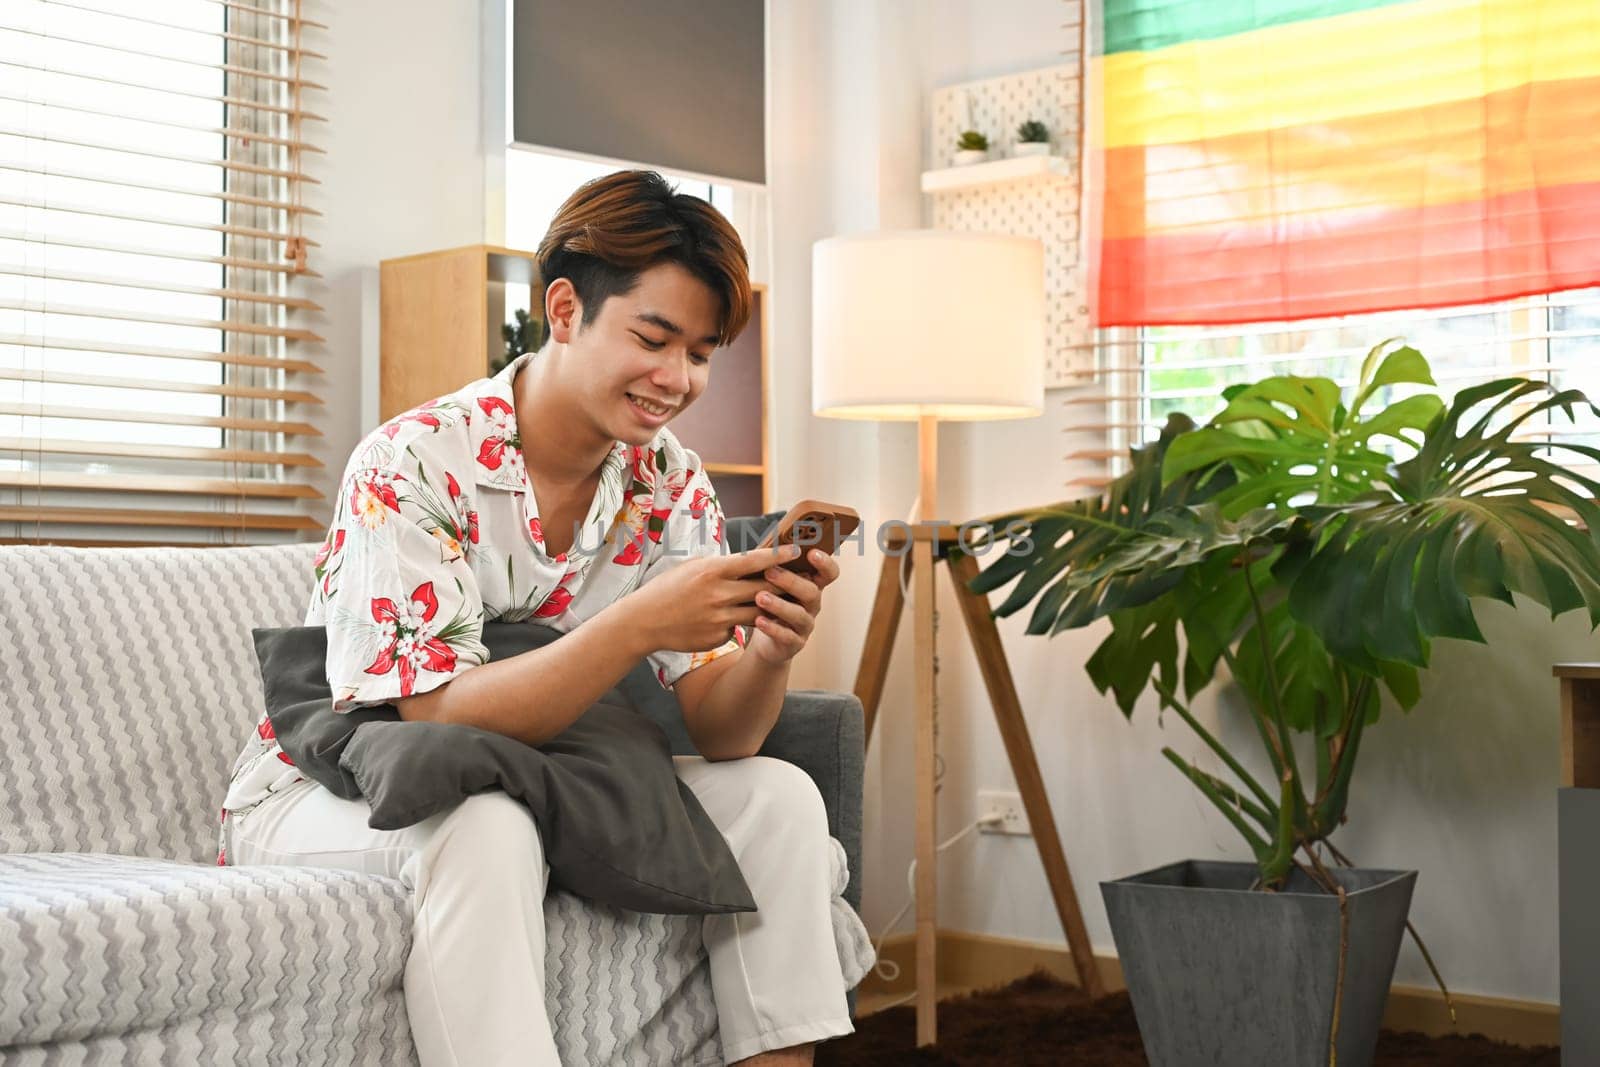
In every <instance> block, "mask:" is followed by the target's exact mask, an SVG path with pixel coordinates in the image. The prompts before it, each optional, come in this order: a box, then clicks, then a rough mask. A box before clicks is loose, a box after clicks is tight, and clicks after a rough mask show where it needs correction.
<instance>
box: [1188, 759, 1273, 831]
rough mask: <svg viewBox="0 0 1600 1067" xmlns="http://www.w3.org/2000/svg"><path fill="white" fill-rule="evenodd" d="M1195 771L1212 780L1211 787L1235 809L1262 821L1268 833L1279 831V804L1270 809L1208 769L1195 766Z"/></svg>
mask: <svg viewBox="0 0 1600 1067" xmlns="http://www.w3.org/2000/svg"><path fill="white" fill-rule="evenodd" d="M1191 766H1193V765H1192V764H1191ZM1194 773H1195V774H1198V775H1200V776H1201V777H1203V778H1205V780H1206V781H1208V782H1210V783H1211V788H1213V789H1215V790H1216V791H1217V793H1218V795H1219V796H1221V797H1222V799H1223V800H1226V801H1227V802H1228V803H1229V804H1230V805H1231V806H1232V807H1233V808H1234V809H1235V810H1237V811H1243V812H1244V813H1245V814H1246V815H1248V816H1250V817H1251V818H1252V819H1254V820H1255V821H1256V822H1258V823H1260V824H1261V828H1262V829H1263V830H1265V831H1266V832H1267V833H1269V834H1271V833H1276V832H1277V829H1278V805H1276V804H1274V805H1272V807H1271V808H1270V809H1268V808H1263V807H1262V806H1261V805H1260V804H1257V803H1255V802H1254V801H1252V800H1250V798H1248V797H1246V796H1242V795H1241V794H1240V793H1239V791H1238V790H1237V789H1235V788H1234V787H1233V786H1231V785H1229V784H1228V783H1227V782H1224V781H1223V780H1222V779H1220V778H1218V777H1217V776H1216V775H1214V774H1209V773H1207V772H1206V771H1203V770H1201V769H1200V768H1199V767H1194Z"/></svg>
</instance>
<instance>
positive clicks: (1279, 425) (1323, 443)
mask: <svg viewBox="0 0 1600 1067" xmlns="http://www.w3.org/2000/svg"><path fill="white" fill-rule="evenodd" d="M1391 344H1393V342H1391V341H1385V342H1384V343H1383V344H1380V345H1377V346H1375V347H1374V348H1373V349H1372V351H1370V352H1369V353H1368V354H1367V358H1366V359H1365V361H1363V363H1362V366H1361V376H1360V380H1359V385H1358V388H1357V391H1356V393H1355V396H1354V398H1353V399H1352V400H1351V402H1350V406H1349V407H1346V406H1345V405H1344V403H1343V401H1342V400H1341V396H1342V393H1341V390H1340V389H1339V386H1338V384H1337V383H1335V382H1333V381H1331V380H1330V379H1327V378H1301V377H1295V376H1285V377H1279V378H1268V379H1266V380H1264V381H1261V382H1257V383H1256V384H1254V385H1249V386H1244V387H1242V388H1236V389H1231V390H1229V391H1228V392H1227V393H1226V394H1225V395H1226V396H1227V397H1228V404H1227V406H1226V407H1225V408H1223V410H1222V411H1221V412H1220V413H1219V414H1218V415H1217V416H1216V417H1215V418H1214V419H1212V420H1211V424H1210V425H1209V426H1207V427H1205V428H1204V429H1201V430H1197V431H1196V432H1194V433H1192V434H1188V435H1187V436H1185V437H1184V439H1183V440H1181V441H1179V442H1176V443H1175V444H1174V446H1173V447H1172V448H1171V449H1170V450H1168V452H1167V454H1166V457H1165V461H1164V464H1163V477H1165V478H1166V479H1167V480H1169V481H1171V480H1177V479H1180V478H1183V477H1185V476H1188V475H1192V474H1194V473H1195V472H1199V471H1207V470H1215V469H1217V468H1218V467H1219V466H1225V467H1226V468H1228V469H1230V470H1232V471H1233V472H1234V473H1235V474H1236V475H1237V476H1238V481H1237V483H1236V484H1235V485H1234V486H1233V487H1232V488H1230V489H1228V490H1225V491H1223V492H1220V493H1219V494H1217V497H1216V503H1217V505H1218V507H1220V508H1221V509H1222V510H1223V511H1224V512H1226V513H1228V514H1229V515H1240V514H1243V513H1244V512H1247V511H1249V510H1251V509H1252V508H1257V507H1271V506H1277V507H1283V506H1289V505H1293V504H1299V503H1306V502H1316V503H1320V504H1332V503H1336V502H1338V501H1342V500H1348V499H1351V498H1353V497H1356V496H1359V495H1361V494H1362V493H1364V492H1366V491H1367V490H1368V489H1370V488H1371V485H1372V483H1373V481H1374V480H1377V479H1381V478H1382V477H1383V476H1384V474H1385V473H1386V472H1387V470H1388V468H1389V464H1390V462H1391V459H1390V456H1389V454H1388V453H1387V452H1385V451H1382V450H1381V449H1380V448H1378V447H1377V443H1378V442H1380V441H1383V440H1385V439H1387V440H1389V441H1390V442H1401V443H1407V444H1409V443H1414V442H1415V439H1416V438H1419V437H1420V436H1421V435H1422V431H1423V430H1424V429H1425V428H1426V427H1427V426H1428V425H1429V424H1430V423H1431V422H1432V421H1433V420H1434V419H1435V418H1436V417H1437V416H1438V415H1439V412H1440V411H1442V410H1443V409H1444V404H1443V402H1441V401H1440V399H1439V398H1438V397H1437V396H1436V395H1434V394H1431V393H1419V394H1417V395H1414V396H1410V397H1407V398H1405V399H1403V400H1398V401H1396V402H1395V403H1392V404H1389V405H1388V406H1386V407H1384V408H1382V409H1381V410H1378V411H1376V412H1375V413H1374V414H1372V415H1371V416H1370V417H1364V414H1363V413H1364V412H1365V410H1366V408H1367V405H1368V403H1369V402H1370V401H1371V400H1372V399H1373V398H1374V397H1375V396H1376V395H1377V393H1378V391H1379V390H1381V389H1385V388H1388V387H1390V386H1397V385H1423V386H1431V385H1433V384H1434V382H1433V375H1432V373H1431V372H1430V371H1429V369H1428V362H1427V360H1425V359H1423V358H1422V354H1421V353H1420V352H1418V351H1417V350H1416V349H1414V348H1409V347H1405V346H1401V347H1398V348H1394V349H1392V350H1391V349H1390V347H1389V346H1390V345H1391Z"/></svg>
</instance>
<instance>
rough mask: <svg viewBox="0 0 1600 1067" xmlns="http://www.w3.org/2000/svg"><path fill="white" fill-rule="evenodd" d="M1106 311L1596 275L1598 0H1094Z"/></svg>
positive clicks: (1514, 284)
mask: <svg viewBox="0 0 1600 1067" xmlns="http://www.w3.org/2000/svg"><path fill="white" fill-rule="evenodd" d="M1100 32H1101V35H1102V38H1103V39H1102V42H1101V47H1100V49H1099V54H1098V55H1097V56H1096V57H1095V59H1094V62H1095V63H1096V64H1097V65H1098V68H1099V81H1098V82H1097V85H1098V88H1099V91H1100V101H1101V107H1100V116H1099V126H1100V138H1101V140H1100V145H1099V147H1100V149H1101V150H1102V151H1103V156H1102V157H1101V159H1100V160H1099V163H1100V168H1101V170H1102V174H1103V179H1104V180H1103V199H1102V208H1103V211H1102V215H1101V218H1100V219H1099V227H1100V246H1099V259H1100V276H1099V286H1098V289H1099V311H1098V320H1099V323H1100V324H1101V325H1103V326H1115V325H1148V324H1157V323H1229V322H1259V321H1267V320H1276V319H1297V318H1307V317H1311V316H1320V315H1338V314H1350V313H1355V312H1367V311H1379V310H1385V309H1392V308H1418V307H1442V306H1448V305H1454V304H1470V303H1478V302H1482V301H1488V300H1498V299H1505V298H1509V297H1514V296H1521V295H1525V294H1529V293H1543V292H1553V291H1556V290H1560V289H1573V288H1578V287H1582V286H1590V285H1595V284H1600V0H1103V20H1102V24H1101V27H1100Z"/></svg>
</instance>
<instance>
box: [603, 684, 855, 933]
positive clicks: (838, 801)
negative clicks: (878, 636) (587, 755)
mask: <svg viewBox="0 0 1600 1067" xmlns="http://www.w3.org/2000/svg"><path fill="white" fill-rule="evenodd" d="M618 688H619V690H620V691H621V693H622V695H623V696H624V697H625V698H626V699H627V700H629V701H631V702H632V703H633V706H634V707H636V708H638V709H639V710H640V711H641V712H643V713H644V714H645V715H647V716H649V717H650V718H651V719H653V720H654V721H655V722H656V724H657V725H659V726H660V727H661V729H662V730H663V731H665V732H666V735H667V741H668V742H669V743H670V744H671V746H672V754H673V755H674V756H698V755H699V754H700V752H699V750H698V749H696V748H695V747H694V742H693V741H691V740H690V739H689V731H688V729H687V728H686V727H685V726H684V725H683V711H682V709H681V708H680V707H679V706H678V698H677V697H676V696H675V695H673V694H672V693H671V692H669V691H668V690H665V689H662V688H661V686H660V685H659V684H657V682H656V680H655V676H654V675H653V674H652V673H651V671H650V668H649V666H648V664H646V663H643V662H641V663H639V664H638V665H636V666H635V667H634V669H633V670H632V671H630V672H628V674H627V676H626V677H624V678H623V679H622V681H621V682H619V683H618ZM865 718H866V717H865V715H864V714H863V712H862V710H861V701H859V700H857V699H856V698H855V697H854V696H852V695H851V694H849V693H836V692H832V691H831V690H826V689H791V690H789V692H788V693H786V694H785V695H784V698H783V709H782V710H781V711H780V712H779V713H778V721H777V722H776V723H774V724H773V727H772V732H771V733H770V734H768V735H767V740H766V743H765V744H763V745H762V746H761V751H760V752H759V753H758V754H759V755H762V756H771V757H773V758H774V759H781V760H785V761H787V762H789V763H792V764H794V765H795V766H797V767H799V768H800V769H801V770H803V771H805V772H806V773H807V774H808V775H810V776H811V780H812V781H814V782H816V783H817V790H818V791H819V792H820V793H821V794H822V802H823V804H824V806H826V808H827V810H828V832H829V833H831V834H832V835H833V836H834V837H836V838H838V840H839V843H840V844H841V845H843V846H844V854H845V858H846V859H848V860H849V863H850V882H849V884H848V885H847V886H846V887H845V899H846V900H847V901H849V902H850V906H851V907H852V908H855V909H856V912H857V914H859V913H860V911H861V796H862V790H863V788H864V784H863V783H864V779H865V776H866V742H865V740H864V731H865Z"/></svg>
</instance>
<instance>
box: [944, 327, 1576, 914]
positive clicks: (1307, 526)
mask: <svg viewBox="0 0 1600 1067" xmlns="http://www.w3.org/2000/svg"><path fill="white" fill-rule="evenodd" d="M1397 393H1409V394H1410V395H1406V396H1404V397H1403V398H1400V399H1395V400H1393V402H1389V403H1383V402H1382V401H1383V400H1384V399H1385V398H1386V397H1388V396H1391V395H1393V394H1397ZM1223 395H1224V399H1225V401H1226V406H1225V407H1224V408H1223V410H1222V411H1221V413H1220V414H1218V415H1217V416H1215V417H1214V418H1213V419H1212V420H1211V421H1210V422H1209V423H1208V424H1207V425H1205V426H1204V427H1196V426H1195V424H1194V423H1193V422H1192V421H1191V420H1189V419H1187V418H1184V417H1183V416H1173V417H1171V418H1170V419H1169V420H1168V422H1167V425H1166V428H1165V430H1164V431H1163V432H1162V434H1161V437H1160V440H1159V441H1156V442H1155V443H1153V444H1150V445H1148V446H1147V447H1143V448H1137V449H1134V450H1133V452H1132V465H1131V468H1130V469H1129V470H1128V471H1127V472H1126V473H1125V474H1123V475H1122V476H1121V477H1119V478H1117V479H1116V480H1115V481H1114V482H1112V483H1111V484H1110V486H1109V487H1108V488H1107V489H1106V490H1105V492H1104V493H1103V494H1102V495H1101V496H1099V497H1097V498H1094V499H1090V500H1079V501H1072V502H1067V503H1061V504H1056V505H1053V506H1050V507H1042V508H1030V509H1026V510H1021V511H1016V512H1012V513H1007V514H1003V515H997V516H990V517H989V518H988V519H987V520H986V521H987V523H988V525H989V532H988V535H987V537H986V538H985V539H981V540H980V541H978V542H977V545H976V546H975V547H977V546H986V545H989V544H991V543H992V542H998V541H1003V540H1009V541H1010V542H1011V543H1010V545H1009V546H1008V547H1009V551H1008V552H1005V553H999V554H998V558H996V559H995V560H994V562H992V563H991V564H990V565H989V566H988V567H987V568H985V569H984V570H983V571H982V573H981V574H979V575H978V577H977V578H976V579H975V580H974V582H973V585H972V588H973V589H974V590H976V591H980V592H983V593H989V592H992V591H995V590H998V589H1001V588H1002V587H1004V586H1006V585H1008V584H1010V583H1012V582H1013V581H1014V582H1015V586H1014V587H1013V588H1012V589H1011V590H1010V592H1009V594H1008V595H1007V596H1005V598H1004V599H1003V600H1002V601H1001V602H1000V603H999V605H998V606H997V607H996V608H995V614H997V615H1010V614H1012V613H1014V612H1016V611H1019V610H1021V609H1022V608H1023V607H1025V606H1027V605H1029V604H1032V605H1033V613H1032V617H1031V619H1030V621H1029V624H1028V632H1029V633H1031V634H1050V635H1053V634H1056V633H1060V632H1061V631H1063V630H1066V629H1069V628H1073V627H1081V626H1085V625H1087V624H1089V623H1091V622H1094V621H1095V620H1097V619H1101V618H1105V619H1107V620H1109V623H1110V630H1109V633H1108V634H1107V636H1106V637H1105V639H1104V640H1103V641H1102V642H1101V643H1100V645H1099V647H1098V648H1097V649H1096V650H1095V652H1094V654H1093V655H1092V656H1091V657H1090V659H1089V661H1088V671H1089V675H1090V677H1091V679H1092V680H1093V682H1094V684H1095V685H1096V686H1097V687H1098V688H1099V690H1100V691H1101V692H1102V693H1105V692H1109V693H1111V694H1113V695H1114V697H1115V699H1116V702H1117V704H1118V706H1119V707H1120V708H1121V709H1122V711H1123V713H1124V714H1130V715H1131V714H1132V712H1133V709H1134V706H1135V702H1136V701H1137V700H1138V698H1139V697H1140V695H1141V694H1142V693H1143V692H1144V691H1145V690H1146V689H1147V688H1148V689H1151V690H1153V691H1154V693H1155V695H1156V698H1157V699H1158V700H1159V702H1160V704H1161V705H1162V706H1164V707H1166V708H1170V709H1171V710H1172V711H1173V712H1175V713H1176V714H1177V715H1178V717H1179V718H1181V719H1182V720H1183V722H1184V723H1185V724H1186V725H1187V727H1188V728H1189V729H1190V730H1192V731H1194V733H1195V734H1196V735H1197V736H1198V737H1199V739H1200V740H1201V741H1202V742H1203V743H1204V744H1205V746H1206V747H1207V748H1209V749H1210V750H1211V751H1212V752H1213V753H1215V755H1216V757H1217V758H1218V759H1219V760H1220V761H1221V763H1222V764H1223V766H1225V767H1226V768H1227V771H1228V772H1229V774H1230V775H1231V780H1230V779H1224V778H1223V777H1221V776H1219V775H1214V774H1210V773H1208V772H1206V771H1205V770H1202V769H1201V768H1200V767H1199V766H1197V765H1196V763H1195V762H1193V761H1191V760H1188V759H1185V758H1184V757H1183V756H1182V755H1181V754H1180V753H1179V752H1177V751H1175V750H1174V749H1172V748H1170V747H1169V748H1166V749H1164V750H1163V754H1164V755H1165V757H1166V758H1167V759H1168V760H1170V761H1171V762H1172V763H1173V764H1174V765H1175V766H1176V768H1177V769H1178V770H1179V771H1180V772H1181V773H1182V774H1183V775H1185V776H1186V777H1187V778H1188V779H1189V781H1191V782H1192V783H1193V784H1194V785H1195V787H1196V788H1198V789H1199V790H1200V791H1201V792H1202V793H1204V794H1205V796H1206V798H1207V799H1208V800H1209V801H1210V802H1211V803H1212V804H1213V805H1215V806H1216V808H1217V810H1218V811H1220V812H1221V813H1222V815H1223V816H1224V817H1225V818H1226V819H1227V820H1228V822H1229V823H1231V824H1232V825H1233V827H1234V828H1235V829H1236V830H1237V831H1238V833H1239V834H1240V836H1242V837H1243V838H1244V840H1245V841H1246V842H1247V843H1248V844H1249V847H1250V850H1251V853H1252V854H1253V855H1254V857H1255V863H1256V866H1257V868H1258V869H1259V880H1258V883H1257V886H1256V888H1260V889H1267V890H1275V889H1280V888H1282V887H1283V885H1284V883H1285V880H1286V878H1287V877H1288V876H1289V875H1290V874H1291V872H1292V871H1294V870H1295V869H1296V868H1299V869H1300V870H1302V871H1304V873H1305V874H1307V875H1309V876H1310V877H1311V878H1312V879H1313V880H1314V881H1316V882H1317V883H1318V884H1320V885H1323V886H1324V887H1325V888H1327V889H1328V890H1329V891H1330V892H1333V891H1335V890H1336V887H1335V886H1334V884H1333V880H1332V879H1331V878H1329V877H1328V869H1327V867H1326V866H1325V857H1327V856H1332V857H1334V859H1335V860H1337V861H1338V862H1340V863H1347V862H1348V861H1346V860H1344V858H1343V856H1342V854H1341V853H1340V852H1339V851H1338V850H1337V849H1336V848H1334V847H1333V846H1332V844H1331V843H1330V842H1329V841H1328V838H1329V835H1331V834H1332V833H1333V832H1334V831H1335V830H1336V829H1337V828H1338V827H1339V826H1340V825H1341V824H1342V823H1344V822H1345V811H1346V807H1347V805H1348V801H1349V797H1350V790H1351V788H1352V786H1353V785H1354V784H1355V769H1356V760H1357V756H1358V755H1359V753H1360V751H1361V741H1362V736H1363V734H1364V732H1365V731H1366V730H1367V729H1368V728H1369V727H1370V726H1371V725H1372V724H1373V723H1374V722H1375V721H1377V719H1378V717H1379V715H1380V713H1381V710H1382V708H1383V707H1384V702H1383V700H1382V696H1383V694H1384V693H1387V694H1388V695H1389V696H1390V697H1392V698H1393V700H1394V702H1395V703H1396V704H1398V705H1399V706H1401V707H1404V708H1409V707H1411V706H1412V705H1413V704H1414V703H1415V702H1416V701H1417V699H1418V696H1419V673H1418V672H1419V670H1420V669H1422V668H1424V667H1426V666H1427V665H1428V659H1429V654H1430V652H1431V651H1432V648H1433V644H1434V642H1435V641H1436V640H1438V639H1440V638H1457V639H1461V640H1468V641H1479V642H1481V641H1483V640H1484V637H1483V634H1482V632H1481V631H1480V630H1479V628H1478V625H1477V622H1476V621H1475V619H1474V617H1473V608H1472V604H1473V601H1474V600H1476V599H1480V598H1491V599H1495V600H1501V601H1505V602H1507V603H1510V602H1511V601H1512V600H1513V598H1514V597H1516V596H1519V595H1520V596H1523V597H1527V598H1529V599H1531V600H1534V601H1537V602H1538V603H1540V604H1542V605H1544V606H1545V607H1546V608H1548V609H1549V610H1550V612H1551V613H1552V615H1558V614H1561V613H1563V612H1566V611H1572V610H1582V611H1585V612H1587V613H1588V616H1589V620H1590V624H1591V625H1597V624H1600V540H1597V532H1600V507H1597V505H1596V503H1595V499H1594V498H1595V496H1596V493H1597V492H1600V482H1596V481H1595V480H1593V479H1592V478H1590V477H1589V476H1587V475H1586V474H1584V473H1582V472H1581V469H1580V468H1581V467H1590V468H1591V469H1592V467H1593V465H1595V464H1597V463H1600V450H1596V449H1594V448H1589V447H1583V446H1579V445H1574V444H1562V443H1559V442H1556V441H1551V440H1548V439H1547V438H1544V437H1540V436H1538V435H1537V434H1530V433H1529V432H1528V431H1529V430H1530V429H1532V428H1534V427H1536V426H1539V425H1544V424H1547V423H1548V422H1550V421H1551V420H1554V421H1556V422H1558V423H1559V422H1560V420H1569V421H1570V420H1573V419H1575V418H1577V417H1578V416H1580V415H1582V414H1584V413H1587V414H1591V415H1600V411H1597V410H1596V409H1595V407H1594V406H1593V405H1592V404H1590V402H1589V401H1588V400H1587V399H1586V398H1585V397H1584V396H1583V394H1581V393H1580V392H1577V391H1575V390H1557V389H1553V388H1551V387H1550V386H1548V385H1546V384H1544V383H1541V382H1535V381H1530V380H1526V379H1521V378H1508V379H1503V380H1500V381H1493V382H1489V383H1487V384H1483V385H1478V386H1475V387H1472V388H1469V389H1464V390H1462V391H1461V392H1459V393H1458V394H1456V396H1455V397H1454V399H1453V400H1451V401H1450V402H1449V403H1448V404H1447V403H1446V402H1445V401H1444V400H1442V399H1441V398H1440V396H1439V395H1438V392H1437V389H1436V388H1435V387H1434V381H1433V378H1432V375H1431V373H1430V370H1429V367H1428V364H1427V361H1426V360H1425V359H1424V358H1423V357H1422V355H1421V354H1420V353H1418V352H1417V351H1416V350H1415V349H1413V348H1409V347H1403V346H1398V345H1397V344H1396V342H1386V343H1384V344H1382V345H1379V346H1378V347H1377V348H1374V349H1373V350H1372V352H1371V353H1370V354H1369V355H1368V356H1367V358H1366V360H1365V362H1364V364H1363V366H1362V368H1361V373H1360V378H1359V381H1358V382H1357V383H1356V384H1355V386H1354V387H1353V389H1350V390H1348V391H1346V390H1342V389H1341V388H1340V386H1339V385H1338V384H1337V383H1335V382H1334V381H1332V380H1330V379H1327V378H1306V377H1274V378H1268V379H1266V380H1263V381H1260V382H1257V383H1255V384H1253V385H1249V386H1240V387H1235V388H1232V389H1229V390H1227V391H1226V392H1225V393H1224V394H1223ZM985 554H992V553H985ZM1222 666H1226V668H1227V671H1228V673H1229V675H1230V676H1231V677H1232V679H1233V680H1234V682H1236V683H1237V684H1238V686H1239V688H1240V689H1241V690H1242V692H1243V695H1244V697H1245V699H1244V701H1243V703H1244V705H1245V707H1246V710H1247V713H1248V715H1249V718H1250V721H1251V723H1252V724H1253V726H1254V738H1255V739H1256V740H1257V741H1258V742H1259V744H1260V745H1261V747H1262V749H1263V750H1264V754H1265V764H1266V765H1267V766H1270V768H1271V777H1270V778H1267V777H1265V776H1264V775H1263V776H1262V777H1260V778H1258V777H1257V776H1256V775H1254V774H1251V773H1250V772H1249V771H1248V770H1247V769H1246V768H1245V766H1244V763H1243V762H1242V761H1241V760H1240V759H1239V758H1238V756H1237V755H1236V753H1234V752H1233V751H1230V749H1229V747H1228V746H1227V745H1225V744H1224V743H1223V742H1222V741H1221V740H1220V739H1219V738H1218V737H1217V736H1216V735H1215V734H1213V733H1212V731H1210V730H1208V729H1207V728H1206V727H1205V725H1203V724H1202V723H1201V722H1200V721H1199V719H1198V718H1197V717H1196V716H1195V714H1194V713H1193V712H1192V711H1191V710H1190V702H1191V701H1192V700H1193V698H1194V697H1195V695H1196V694H1197V693H1199V692H1200V691H1201V690H1203V689H1205V688H1206V687H1208V686H1210V685H1212V684H1213V683H1214V682H1215V681H1216V679H1217V675H1218V672H1219V667H1222ZM1297 739H1298V741H1299V743H1298V744H1297ZM1319 846H1321V847H1320V848H1319Z"/></svg>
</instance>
